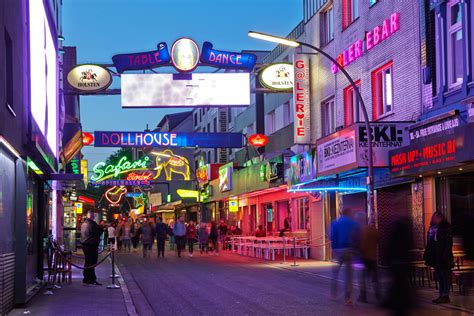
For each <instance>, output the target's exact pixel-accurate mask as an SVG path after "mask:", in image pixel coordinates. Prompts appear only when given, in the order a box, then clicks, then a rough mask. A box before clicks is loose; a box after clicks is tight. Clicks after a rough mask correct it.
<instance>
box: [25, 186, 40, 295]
mask: <svg viewBox="0 0 474 316" xmlns="http://www.w3.org/2000/svg"><path fill="white" fill-rule="evenodd" d="M27 190H28V191H27V193H26V254H27V257H26V272H27V273H26V275H27V278H26V282H27V288H28V287H29V286H33V285H35V280H36V278H37V275H38V264H37V263H38V201H37V194H35V193H36V192H37V191H38V186H37V184H36V181H35V180H34V179H33V178H32V177H30V181H28V189H27Z"/></svg>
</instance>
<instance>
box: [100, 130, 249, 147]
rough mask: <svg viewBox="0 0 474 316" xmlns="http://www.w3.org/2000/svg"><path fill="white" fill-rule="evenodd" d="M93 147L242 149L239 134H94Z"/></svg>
mask: <svg viewBox="0 0 474 316" xmlns="http://www.w3.org/2000/svg"><path fill="white" fill-rule="evenodd" d="M94 139H95V141H94V146H95V147H199V148H242V147H243V146H244V138H243V136H242V134H241V133H162V132H120V131H113V132H108V131H96V132H94Z"/></svg>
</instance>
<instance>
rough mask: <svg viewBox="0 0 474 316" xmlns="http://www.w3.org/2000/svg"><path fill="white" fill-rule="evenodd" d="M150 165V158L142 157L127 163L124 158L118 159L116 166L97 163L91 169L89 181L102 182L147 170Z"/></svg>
mask: <svg viewBox="0 0 474 316" xmlns="http://www.w3.org/2000/svg"><path fill="white" fill-rule="evenodd" d="M150 163H151V161H150V157H148V156H144V157H143V158H141V159H138V160H135V161H128V160H127V157H125V156H124V157H122V158H120V160H119V161H118V162H117V164H109V165H107V164H106V163H105V162H103V161H101V162H99V163H97V164H96V165H95V166H94V168H93V169H92V170H93V171H94V175H93V176H92V177H91V180H92V181H102V180H105V179H110V178H112V177H117V176H118V175H120V174H124V173H129V172H132V171H140V170H147V169H148V165H149V164H150Z"/></svg>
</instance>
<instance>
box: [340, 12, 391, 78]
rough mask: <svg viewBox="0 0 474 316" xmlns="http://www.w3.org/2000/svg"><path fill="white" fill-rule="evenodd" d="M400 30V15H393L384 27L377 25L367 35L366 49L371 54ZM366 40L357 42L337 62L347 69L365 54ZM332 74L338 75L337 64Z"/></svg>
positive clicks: (385, 22)
mask: <svg viewBox="0 0 474 316" xmlns="http://www.w3.org/2000/svg"><path fill="white" fill-rule="evenodd" d="M399 29H400V13H393V14H392V15H391V16H390V18H389V19H386V20H384V21H383V23H382V25H377V26H376V27H375V28H374V29H373V30H370V31H368V32H367V33H366V35H365V48H366V51H367V52H369V51H370V50H372V49H373V48H374V47H375V46H377V45H378V44H380V43H381V42H383V41H385V40H386V39H388V38H389V37H390V36H392V34H394V33H395V32H397V31H398V30H399ZM363 46H364V40H357V41H356V42H355V43H354V44H352V45H351V46H349V48H348V49H346V50H345V51H343V52H342V53H341V54H339V56H337V59H336V60H337V62H338V63H339V64H340V65H342V66H343V67H346V66H347V65H349V64H351V63H353V62H354V61H356V60H357V59H359V58H360V57H362V55H363V54H364V48H363ZM331 70H332V73H337V72H338V71H339V68H337V66H336V65H335V64H332V67H331Z"/></svg>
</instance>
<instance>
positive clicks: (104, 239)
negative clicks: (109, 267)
mask: <svg viewBox="0 0 474 316" xmlns="http://www.w3.org/2000/svg"><path fill="white" fill-rule="evenodd" d="M99 226H100V228H102V231H103V234H102V235H100V246H99V248H100V250H101V251H102V250H103V249H105V247H106V246H107V244H108V243H109V234H108V231H107V228H108V227H107V225H106V224H105V221H104V220H101V221H100V222H99Z"/></svg>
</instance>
